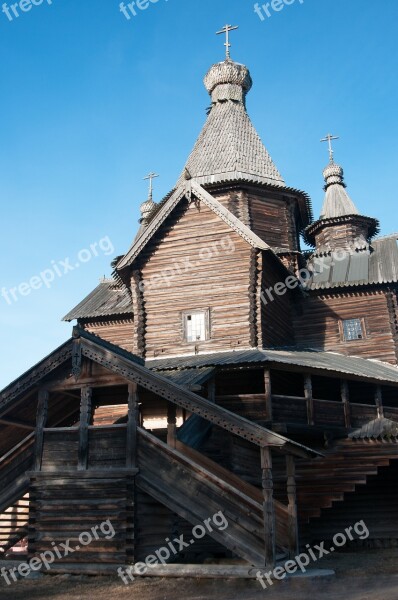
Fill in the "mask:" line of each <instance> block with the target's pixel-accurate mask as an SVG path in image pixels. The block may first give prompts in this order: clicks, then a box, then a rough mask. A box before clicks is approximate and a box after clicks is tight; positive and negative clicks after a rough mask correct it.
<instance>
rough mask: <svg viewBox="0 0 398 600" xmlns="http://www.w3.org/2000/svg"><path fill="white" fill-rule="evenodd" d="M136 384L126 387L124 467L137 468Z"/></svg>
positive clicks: (137, 416) (137, 408)
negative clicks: (126, 411)
mask: <svg viewBox="0 0 398 600" xmlns="http://www.w3.org/2000/svg"><path fill="white" fill-rule="evenodd" d="M137 387H138V386H137V384H136V383H129V386H128V417H127V440H126V467H127V469H136V468H137V425H138V419H139V406H138V393H137Z"/></svg>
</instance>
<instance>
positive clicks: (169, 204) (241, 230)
mask: <svg viewBox="0 0 398 600" xmlns="http://www.w3.org/2000/svg"><path fill="white" fill-rule="evenodd" d="M192 194H193V195H194V196H195V197H196V198H198V199H199V200H201V201H202V202H203V203H204V204H206V206H207V207H208V208H210V209H211V210H212V211H213V212H214V213H216V214H217V215H218V216H219V217H220V218H221V219H222V220H223V221H224V222H225V223H226V224H227V225H228V226H229V227H230V228H231V229H232V230H234V231H235V232H236V233H238V234H239V235H240V236H241V237H242V238H243V239H244V240H246V241H247V242H248V243H249V244H250V245H251V246H252V247H253V248H258V249H260V250H270V246H269V245H268V244H266V243H265V242H264V241H263V240H262V239H261V238H260V237H259V236H258V235H256V234H255V233H254V232H253V231H252V230H251V229H249V227H247V226H246V225H245V224H244V223H242V221H240V220H239V219H238V218H237V217H235V215H233V214H232V213H231V211H229V210H228V209H227V208H226V207H225V206H223V205H222V204H221V202H219V201H218V200H217V199H216V198H214V197H213V196H212V195H211V194H209V192H207V191H206V190H205V189H204V188H203V187H202V186H201V185H200V184H198V183H197V182H196V181H186V182H185V183H184V184H181V185H180V186H179V187H178V188H177V190H176V191H175V192H174V194H173V195H172V196H171V197H170V198H169V199H168V200H167V201H166V202H165V203H164V204H163V206H162V207H161V208H160V210H159V211H158V213H157V214H156V216H155V217H154V218H153V219H152V221H151V222H150V223H149V225H148V227H147V228H146V229H145V230H144V231H143V232H142V234H141V236H140V237H139V238H137V239H136V240H135V241H134V243H133V245H132V246H131V248H130V250H129V251H128V252H127V254H126V255H125V256H124V257H123V258H122V259H121V260H120V262H119V263H118V264H117V266H116V270H117V271H121V270H123V269H125V268H126V267H128V266H129V265H131V264H132V263H133V262H134V260H135V259H136V258H137V256H138V255H139V254H140V252H141V251H142V250H143V249H144V248H145V246H146V245H147V244H148V242H149V241H150V240H151V239H152V237H153V236H154V235H155V233H156V232H157V231H158V230H159V229H160V227H161V225H162V224H163V223H164V221H165V220H166V219H167V217H168V216H169V215H170V214H171V213H172V211H173V210H174V209H175V207H176V206H177V205H178V203H179V202H180V201H181V200H182V199H183V198H191V196H192Z"/></svg>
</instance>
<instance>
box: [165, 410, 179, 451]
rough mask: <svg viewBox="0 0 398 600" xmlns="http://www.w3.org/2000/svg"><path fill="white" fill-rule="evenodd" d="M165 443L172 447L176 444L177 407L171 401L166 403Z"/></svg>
mask: <svg viewBox="0 0 398 600" xmlns="http://www.w3.org/2000/svg"><path fill="white" fill-rule="evenodd" d="M167 444H168V445H169V446H171V447H172V448H175V447H176V445H177V409H176V406H175V404H172V403H171V402H169V403H168V405H167Z"/></svg>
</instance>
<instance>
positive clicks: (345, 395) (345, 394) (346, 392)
mask: <svg viewBox="0 0 398 600" xmlns="http://www.w3.org/2000/svg"><path fill="white" fill-rule="evenodd" d="M341 399H342V401H343V405H344V424H345V426H346V427H347V429H349V428H350V427H351V408H350V389H349V387H348V381H346V380H345V379H344V380H343V381H342V382H341Z"/></svg>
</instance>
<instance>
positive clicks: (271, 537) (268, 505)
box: [261, 446, 276, 569]
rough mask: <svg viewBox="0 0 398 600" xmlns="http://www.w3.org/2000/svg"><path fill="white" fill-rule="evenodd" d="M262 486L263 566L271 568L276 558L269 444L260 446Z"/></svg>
mask: <svg viewBox="0 0 398 600" xmlns="http://www.w3.org/2000/svg"><path fill="white" fill-rule="evenodd" d="M261 469H262V486H263V496H264V505H263V512H264V541H265V555H264V557H265V566H266V567H268V568H270V569H273V568H274V567H275V560H276V547H275V512H274V484H273V479H272V455H271V449H270V447H269V446H265V447H263V448H261Z"/></svg>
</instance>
